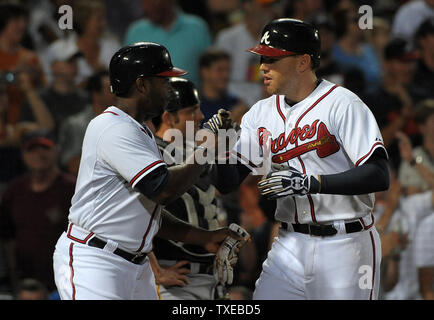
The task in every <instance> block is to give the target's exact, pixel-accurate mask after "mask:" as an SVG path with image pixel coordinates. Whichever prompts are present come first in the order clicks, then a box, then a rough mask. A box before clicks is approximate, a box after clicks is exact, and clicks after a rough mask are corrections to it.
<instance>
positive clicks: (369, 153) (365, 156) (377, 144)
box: [356, 142, 384, 167]
mask: <svg viewBox="0 0 434 320" xmlns="http://www.w3.org/2000/svg"><path fill="white" fill-rule="evenodd" d="M377 146H382V147H383V148H384V145H383V143H382V142H376V143H374V145H373V146H372V147H371V150H369V152H368V153H367V154H365V155H364V156H363V157H361V158H360V159H359V160H358V161H357V162H356V167H358V166H359V165H360V163H361V162H362V161H363V160H365V159H366V158H367V157H369V156H370V155H371V154H372V151H373V150H374V149H375V148H376V147H377Z"/></svg>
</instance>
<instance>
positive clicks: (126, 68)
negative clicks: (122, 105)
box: [109, 42, 187, 97]
mask: <svg viewBox="0 0 434 320" xmlns="http://www.w3.org/2000/svg"><path fill="white" fill-rule="evenodd" d="M109 73H110V85H111V90H112V92H113V93H114V94H116V95H117V96H120V97H125V96H126V95H127V94H128V92H129V90H130V89H131V86H132V85H133V83H134V82H135V81H136V80H137V78H140V77H152V76H159V77H178V76H182V75H185V74H187V71H185V70H182V69H180V68H175V67H174V66H173V64H172V60H171V58H170V54H169V51H168V50H167V49H166V48H165V47H164V46H162V45H160V44H157V43H153V42H138V43H135V44H132V45H129V46H126V47H123V48H121V49H120V50H119V51H118V52H116V53H115V54H114V55H113V57H112V59H111V61H110V66H109Z"/></svg>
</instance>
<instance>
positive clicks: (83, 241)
mask: <svg viewBox="0 0 434 320" xmlns="http://www.w3.org/2000/svg"><path fill="white" fill-rule="evenodd" d="M72 225H73V223H70V224H69V229H68V233H67V234H66V236H67V237H68V238H69V239H71V240H74V241H77V242H79V243H82V244H86V242H87V240H89V238H90V237H92V236H93V235H94V233H93V232H91V233H89V234H88V235H87V236H86V238H84V239H83V240H80V239H78V238H76V237H73V236H72V235H71V229H72Z"/></svg>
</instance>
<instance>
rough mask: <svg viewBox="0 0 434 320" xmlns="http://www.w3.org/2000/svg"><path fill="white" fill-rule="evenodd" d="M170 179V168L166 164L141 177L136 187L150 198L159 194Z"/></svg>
mask: <svg viewBox="0 0 434 320" xmlns="http://www.w3.org/2000/svg"><path fill="white" fill-rule="evenodd" d="M168 181H169V170H167V167H166V166H160V167H158V168H156V169H155V170H153V171H152V172H150V173H149V174H147V175H146V176H144V177H143V178H142V179H140V181H139V182H137V183H136V185H135V187H134V188H135V189H137V190H138V191H139V192H140V193H141V194H143V195H145V196H146V197H148V198H153V197H155V196H156V195H158V194H159V193H160V192H161V190H163V188H164V187H165V186H166V184H167V182H168Z"/></svg>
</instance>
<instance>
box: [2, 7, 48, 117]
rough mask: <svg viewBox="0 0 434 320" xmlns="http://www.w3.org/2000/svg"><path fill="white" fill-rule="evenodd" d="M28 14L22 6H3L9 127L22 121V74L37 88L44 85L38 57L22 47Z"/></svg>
mask: <svg viewBox="0 0 434 320" xmlns="http://www.w3.org/2000/svg"><path fill="white" fill-rule="evenodd" d="M28 15H29V13H28V11H27V10H26V9H25V8H24V7H23V6H21V5H15V4H3V5H0V78H1V79H2V82H6V83H7V84H8V86H7V92H8V108H7V115H6V120H7V123H10V124H12V125H15V124H16V123H17V122H18V120H19V117H20V112H21V108H22V105H23V102H24V95H23V92H22V91H21V89H20V87H19V86H18V84H17V78H18V77H17V76H18V74H19V73H28V74H29V75H30V78H31V81H32V82H33V83H34V85H36V86H40V85H42V84H43V80H44V79H43V78H44V77H43V73H42V68H41V65H40V62H39V59H38V57H37V55H36V54H35V53H34V52H33V51H30V50H28V49H25V48H24V47H23V46H22V45H21V41H22V39H23V37H24V34H25V31H26V28H27V21H28Z"/></svg>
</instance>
